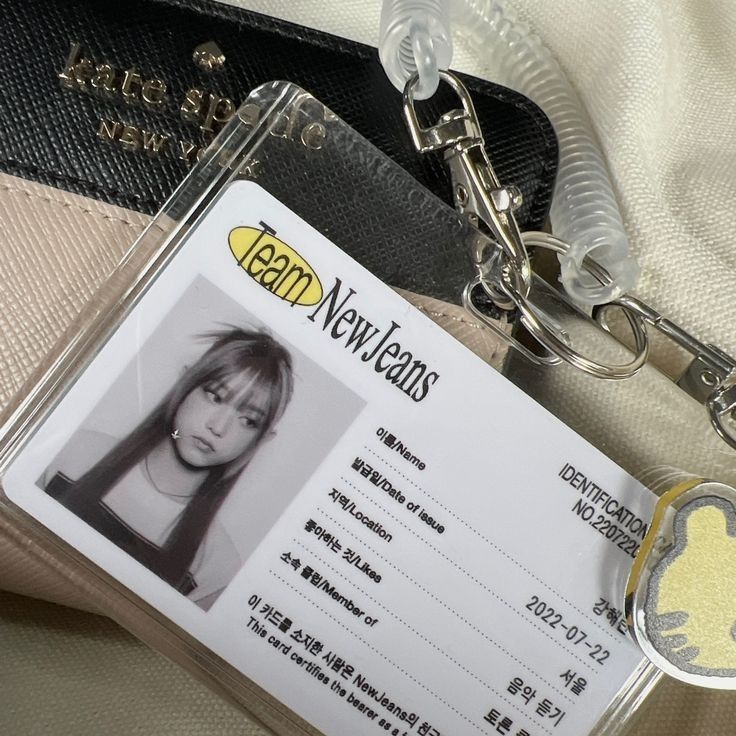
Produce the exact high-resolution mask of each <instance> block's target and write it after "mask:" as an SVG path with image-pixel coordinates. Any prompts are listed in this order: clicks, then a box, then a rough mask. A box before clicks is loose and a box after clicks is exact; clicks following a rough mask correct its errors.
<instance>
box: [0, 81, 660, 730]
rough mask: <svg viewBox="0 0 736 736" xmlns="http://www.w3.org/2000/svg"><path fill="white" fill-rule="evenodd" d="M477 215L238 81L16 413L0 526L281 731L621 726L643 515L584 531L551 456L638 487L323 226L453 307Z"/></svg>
mask: <svg viewBox="0 0 736 736" xmlns="http://www.w3.org/2000/svg"><path fill="white" fill-rule="evenodd" d="M258 213H263V214H262V216H261V217H259V216H257V215H258ZM274 218H275V219H274ZM477 237H478V235H477V233H475V234H473V235H472V237H471V235H470V233H467V232H466V230H465V228H464V226H463V225H462V224H461V222H460V220H459V218H458V217H457V215H456V213H455V212H454V211H453V210H451V209H449V208H447V207H446V206H445V205H443V204H442V203H441V202H440V201H439V200H437V199H436V198H435V197H434V196H433V195H431V194H430V193H429V192H427V191H426V190H424V189H422V188H421V187H420V186H419V185H418V184H416V182H414V180H412V179H411V177H409V176H408V175H406V174H405V172H403V171H402V170H401V169H400V168H398V167H397V166H395V165H394V164H392V163H391V162H390V161H389V160H388V159H386V158H385V157H384V156H382V155H381V154H380V153H379V152H377V151H376V150H375V149H374V148H373V147H372V146H370V145H369V144H368V143H367V142H366V141H364V140H363V139H361V138H360V137H359V136H358V135H357V134H356V133H355V132H354V131H352V130H351V129H350V128H349V127H348V126H346V125H345V124H344V123H342V122H341V121H340V120H339V119H337V118H336V117H335V116H334V115H333V114H332V113H331V112H330V111H329V110H327V109H325V108H324V107H323V106H322V105H321V104H320V103H319V102H318V101H317V100H315V99H314V98H313V97H311V96H310V95H309V94H307V93H305V92H304V91H303V90H301V89H299V88H298V87H295V86H293V85H290V84H288V83H273V84H270V85H265V86H264V87H261V88H259V89H258V90H256V91H255V92H254V93H253V94H252V95H251V96H250V97H249V99H248V102H247V103H246V105H244V106H243V107H242V108H241V110H240V111H239V113H238V116H237V118H236V119H235V120H234V121H233V122H231V123H230V124H229V125H228V127H227V128H226V129H225V130H224V131H223V133H222V134H221V137H220V138H219V146H214V147H213V148H212V149H211V150H210V151H209V152H208V153H207V154H206V155H205V156H204V158H203V159H202V161H201V162H200V164H199V165H198V166H197V167H196V168H195V169H194V170H193V172H192V174H191V175H190V176H189V177H188V178H187V179H186V180H185V181H184V182H183V183H182V185H181V186H180V187H179V189H178V190H177V191H176V193H175V194H174V195H173V197H172V198H171V199H170V200H169V202H168V203H167V205H166V206H165V208H164V210H163V211H162V212H161V213H160V214H159V215H158V216H157V217H156V219H155V220H154V221H153V222H152V223H151V225H150V226H149V227H148V229H147V230H146V231H145V233H144V234H143V236H142V237H141V238H140V239H139V241H137V243H136V244H135V245H134V247H132V248H131V249H130V251H129V252H128V254H127V255H126V257H125V259H124V260H123V262H122V263H121V265H120V266H119V268H118V269H117V270H116V271H115V273H114V274H113V276H112V277H111V279H110V280H109V282H108V283H107V284H106V285H105V287H104V288H103V289H102V290H101V291H100V292H99V293H98V295H97V296H96V297H95V298H94V299H93V301H92V302H91V303H90V305H89V306H88V308H87V309H86V310H85V311H84V313H83V314H82V315H81V317H80V319H79V320H78V322H77V323H76V324H75V326H74V328H73V329H72V330H71V331H70V333H69V334H68V335H67V339H66V341H65V342H64V344H63V345H62V346H61V347H60V348H59V349H58V350H57V351H56V352H55V353H54V354H53V355H52V356H50V357H49V359H48V361H47V362H46V363H45V364H44V365H43V366H41V369H40V373H39V378H38V381H37V382H36V383H35V384H34V385H33V387H32V388H30V389H29V390H28V392H27V393H26V396H25V397H24V398H23V400H22V401H21V402H20V403H19V405H18V406H17V407H16V408H15V409H14V411H13V412H12V413H11V414H10V415H9V416H8V418H7V420H6V422H5V424H4V427H3V445H2V449H1V450H0V453H1V454H0V477H1V478H2V495H0V515H2V516H3V517H4V524H7V523H8V522H9V523H10V525H12V526H13V527H14V529H15V533H16V534H17V536H18V537H19V538H22V539H23V540H24V543H25V544H26V545H27V547H28V548H29V550H30V551H31V552H32V553H33V554H35V555H36V556H37V557H38V558H40V559H43V560H44V562H45V563H46V564H47V565H48V566H49V567H51V568H53V569H54V570H55V571H56V573H57V574H59V575H62V576H65V577H66V578H68V579H69V580H71V581H72V582H73V583H74V584H75V585H77V586H78V587H79V588H81V589H83V590H84V591H85V592H86V594H87V595H88V596H89V598H90V600H91V601H92V602H94V604H95V605H96V606H98V607H99V608H100V609H101V610H104V611H106V612H107V613H108V614H109V615H110V616H112V617H113V618H115V619H116V620H117V621H118V622H120V623H121V624H122V625H123V626H125V627H126V628H128V629H129V630H130V631H132V632H133V633H134V634H135V635H137V636H138V637H140V638H141V639H142V640H144V641H146V642H147V643H148V644H150V645H151V646H153V647H155V648H156V649H158V650H160V651H162V652H163V653H165V654H166V655H167V656H169V657H171V658H172V659H174V660H175V661H177V662H179V663H180V664H182V665H183V666H185V667H187V668H188V669H189V670H191V671H193V672H194V673H196V674H197V675H199V676H200V677H202V678H204V679H205V680H206V681H207V682H208V683H209V684H210V685H211V686H212V687H214V688H216V689H218V690H220V691H221V692H223V693H224V694H226V695H227V696H229V697H231V698H233V699H235V700H236V701H237V702H238V703H240V704H241V705H242V706H243V707H244V708H246V709H247V710H248V711H250V712H251V713H252V714H254V715H255V716H256V717H258V718H260V719H261V720H262V721H263V722H264V723H265V724H267V725H268V726H269V727H270V728H272V729H273V730H275V731H276V732H277V733H280V734H314V733H326V734H329V736H336V735H337V734H344V733H356V734H357V733H360V734H373V733H391V734H394V735H395V736H405V735H406V734H419V735H420V736H426V735H427V734H433V735H434V736H448V734H452V735H453V736H455V734H458V733H469V734H475V733H480V734H483V733H501V734H505V733H508V734H515V735H516V736H539V735H541V734H550V735H551V734H563V736H577V735H578V734H580V735H581V736H582V734H586V733H595V734H608V735H609V736H610V735H611V734H618V733H621V732H622V731H623V730H624V728H625V727H626V726H627V724H628V723H629V719H630V716H631V714H632V713H633V711H634V710H635V707H636V705H637V704H638V703H639V702H640V701H641V699H642V698H643V697H644V695H645V694H646V692H647V690H648V689H649V687H650V686H651V684H652V683H653V681H654V680H655V679H656V676H655V674H654V672H653V670H652V668H651V666H648V665H647V664H646V663H645V661H644V660H643V659H642V656H641V653H640V652H639V651H638V650H637V649H636V647H635V646H634V645H633V643H632V642H631V641H629V640H628V639H627V638H626V635H625V631H624V630H623V629H622V628H621V621H618V620H615V619H614V618H611V617H610V616H606V617H604V616H602V614H601V613H600V612H599V611H598V609H599V608H600V605H601V601H602V602H603V603H606V604H607V605H609V607H610V609H611V610H612V611H613V610H615V609H616V606H617V601H618V597H617V596H618V595H619V592H620V593H621V594H623V583H624V581H625V577H626V573H627V568H628V565H629V560H630V559H631V555H632V554H633V553H634V551H635V550H634V547H635V545H636V544H637V542H636V536H635V535H636V531H635V530H633V529H630V531H631V535H630V540H629V542H630V544H629V548H627V549H624V548H623V547H621V546H618V547H616V548H615V549H614V548H613V545H612V544H611V543H610V540H608V539H606V538H605V537H604V536H602V535H601V534H599V533H597V532H591V533H590V534H588V531H589V530H588V528H587V526H585V525H584V524H583V522H582V521H580V519H579V518H577V517H576V512H574V511H571V508H569V507H572V506H573V503H575V502H576V501H575V494H574V493H573V492H572V490H571V486H570V484H569V483H568V482H567V476H568V475H569V470H570V468H572V467H573V466H574V465H575V464H579V465H580V467H585V468H586V470H587V472H588V473H589V474H590V477H591V479H592V478H595V479H596V480H597V481H598V482H599V483H600V486H601V487H602V488H607V489H608V490H609V491H610V492H611V493H612V494H614V495H615V496H616V497H617V498H619V499H621V500H620V504H621V505H622V506H623V505H624V504H625V505H626V508H627V510H628V513H629V514H630V517H632V518H634V519H636V520H637V522H636V523H638V524H639V527H641V525H642V524H643V521H642V518H643V517H644V516H645V515H646V513H647V510H648V509H649V507H650V506H651V499H650V498H649V497H648V496H647V495H646V492H645V491H644V489H643V488H642V487H641V486H639V485H638V484H637V483H636V482H635V481H633V479H631V478H630V477H629V476H626V474H625V473H623V472H622V471H621V470H620V469H619V468H617V467H616V466H615V465H613V463H611V462H610V461H609V460H607V459H606V458H605V457H604V456H603V455H601V454H600V453H599V452H598V451H597V450H595V448H593V447H591V446H590V445H587V444H586V443H585V442H583V441H582V440H581V439H580V438H579V437H577V436H576V435H575V434H574V433H572V432H570V431H569V430H568V429H567V428H566V427H564V426H563V425H562V424H561V423H559V422H557V421H556V420H555V419H554V418H553V417H550V416H549V415H548V414H547V413H546V412H544V411H543V410H541V409H540V408H539V407H537V406H536V405H535V404H534V403H533V402H530V401H528V400H527V398H526V397H524V396H523V395H522V394H521V393H520V392H518V391H516V389H514V388H513V386H511V385H510V384H508V382H506V381H505V379H503V378H502V377H500V376H498V375H497V374H496V373H494V372H493V371H491V370H490V369H488V367H487V366H485V365H483V364H482V362H481V361H478V360H476V359H475V358H473V357H472V356H471V355H470V354H469V353H467V351H464V350H463V349H462V348H461V347H460V346H458V345H456V344H454V343H453V342H452V340H450V339H449V338H447V336H445V335H442V333H441V332H440V331H439V330H438V328H436V327H434V326H433V325H431V324H430V323H429V322H427V320H425V319H424V317H422V316H421V315H420V314H419V313H418V312H416V311H415V310H412V309H411V308H410V307H409V306H408V305H407V304H406V303H405V302H403V301H402V300H401V299H400V298H399V297H398V296H396V295H394V294H392V293H391V292H390V291H389V290H387V289H385V287H384V286H383V285H381V284H380V283H379V282H378V281H377V280H376V279H375V278H373V277H371V276H370V274H368V273H366V272H364V271H363V270H362V269H359V267H358V266H356V265H355V264H354V263H353V262H352V261H350V260H349V259H348V258H346V257H345V255H344V254H341V253H340V252H339V251H337V250H335V249H331V246H330V243H329V242H328V241H331V243H334V244H336V245H337V246H339V247H340V248H341V249H342V250H343V251H344V252H345V253H347V254H349V255H350V256H352V257H353V258H354V259H355V260H356V261H357V262H358V263H360V264H362V265H363V266H365V267H367V268H368V269H369V270H370V271H372V272H373V274H375V275H377V276H378V277H379V278H380V279H381V280H382V281H384V282H386V283H389V284H390V283H391V282H392V281H393V280H395V279H398V278H399V276H398V274H399V269H401V277H400V279H399V280H400V281H401V283H402V284H405V285H406V284H408V285H411V288H413V289H415V290H416V291H417V292H419V293H424V294H429V295H431V296H433V297H435V298H441V299H445V300H448V301H457V300H459V298H460V295H461V291H462V288H463V286H464V285H465V283H466V282H467V281H468V278H469V276H470V275H471V271H472V269H471V267H470V264H469V262H467V261H466V259H465V257H464V255H463V253H466V252H469V245H468V243H466V242H465V241H466V240H467V239H469V238H470V239H473V238H475V239H476V240H474V241H473V242H474V244H475V245H476V246H477ZM397 256H398V257H397ZM540 293H543V294H545V295H546V293H547V292H546V291H545V290H544V288H543V287H541V292H540ZM550 294H551V292H550ZM549 298H550V299H554V297H552V296H550V297H549ZM558 316H559V319H560V320H561V321H563V320H566V321H565V328H566V329H567V327H568V322H569V323H570V329H571V330H572V329H578V327H579V326H580V325H582V326H583V328H584V329H583V332H586V330H588V329H590V330H593V331H594V332H595V335H596V338H597V337H598V336H599V335H600V330H599V329H598V328H592V327H590V326H589V324H588V323H587V322H586V321H585V320H584V319H583V318H581V317H580V315H579V314H578V313H576V312H573V311H569V310H568V311H564V310H562V311H561V313H560V314H559V315H558ZM555 319H557V317H555ZM512 373H513V376H514V378H515V380H517V381H522V380H523V379H522V374H523V373H524V372H523V371H522V370H521V369H520V370H518V371H517V370H516V368H514V370H513V372H512ZM543 375H544V376H546V375H547V374H546V373H544V374H543ZM469 387H471V389H470V390H469ZM457 397H461V398H462V400H463V402H464V403H463V404H462V405H460V404H458V398H457ZM425 407H429V408H428V409H426V410H425ZM420 408H421V409H420ZM368 429H370V432H368V433H367V430H368ZM603 444H604V445H605V442H604V443H603ZM604 449H605V450H607V451H610V450H611V448H610V447H608V446H606V447H605V448H604ZM612 454H615V453H612ZM529 457H533V458H534V460H535V462H534V463H528V462H525V459H528V458H529ZM479 458H482V463H479V462H478V459H479ZM565 458H566V460H565ZM578 458H579V460H578ZM245 478H247V479H248V482H247V484H245V483H243V484H241V483H240V481H241V479H245ZM591 482H592V480H591ZM546 488H549V492H545V490H544V489H546ZM234 489H239V492H238V493H235V492H234ZM231 492H232V493H231ZM310 494H311V495H310ZM579 516H580V515H579V514H578V517H579ZM637 530H638V531H640V529H639V528H638V527H637ZM581 535H582V536H581ZM581 545H584V546H585V554H584V555H581V554H580V549H581ZM539 549H544V551H545V555H539V553H538V552H539ZM627 550H628V551H627ZM573 566H574V567H575V574H574V575H571V569H572V567H573Z"/></svg>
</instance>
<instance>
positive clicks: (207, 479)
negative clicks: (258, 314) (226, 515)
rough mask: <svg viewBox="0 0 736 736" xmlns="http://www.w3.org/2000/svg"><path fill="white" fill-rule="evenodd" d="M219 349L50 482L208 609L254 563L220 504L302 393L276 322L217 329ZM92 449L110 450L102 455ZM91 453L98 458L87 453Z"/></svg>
mask: <svg viewBox="0 0 736 736" xmlns="http://www.w3.org/2000/svg"><path fill="white" fill-rule="evenodd" d="M205 337H206V338H208V339H210V340H211V341H212V344H211V345H210V347H209V348H208V349H207V351H206V352H205V353H204V354H203V355H202V356H201V357H200V358H199V360H197V361H196V363H194V364H193V365H192V366H191V367H189V368H187V369H186V370H185V371H184V373H183V374H182V376H181V377H180V378H179V380H178V381H177V382H176V383H175V385H174V386H173V387H172V388H171V389H170V390H169V392H168V393H167V394H166V396H165V397H164V398H163V400H162V401H161V402H160V403H159V405H158V406H157V407H156V408H155V409H154V410H153V411H152V412H151V413H150V414H149V415H148V417H146V418H145V419H144V420H143V421H142V422H141V423H140V424H139V425H138V426H137V427H136V428H135V429H134V430H133V431H132V432H131V433H130V434H129V435H128V436H127V437H125V438H124V439H122V440H119V441H116V440H115V439H114V438H113V437H110V436H109V435H104V434H102V433H99V432H88V431H83V432H80V433H78V435H77V436H76V437H75V438H74V441H73V442H72V443H70V445H68V446H67V447H66V448H65V449H64V451H63V452H62V453H61V454H60V455H59V457H57V458H56V460H55V461H54V463H53V464H52V466H51V467H50V468H49V469H48V470H47V472H46V474H45V477H44V481H43V485H44V489H45V490H46V492H47V493H48V494H49V495H51V496H53V497H54V498H55V499H57V500H58V501H59V502H60V503H62V504H63V505H64V506H66V507H67V508H68V509H69V510H70V511H72V512H73V513H74V514H75V515H76V516H78V517H80V518H81V519H83V520H84V521H86V522H87V523H88V524H89V525H90V526H92V527H93V528H94V529H96V530H97V531H98V532H100V533H101V534H103V535H104V536H105V537H107V538H108V539H109V540H110V541H112V542H113V543H114V544H116V545H117V546H118V547H120V548H121V549H123V550H125V551H126V552H127V553H128V554H129V555H131V556H132V557H134V558H135V559H136V560H138V561H139V562H140V563H142V564H143V565H145V566H146V567H147V568H149V569H150V570H151V571H153V572H154V573H155V574H156V575H158V576H159V577H160V578H162V579H163V580H165V581H166V582H167V583H169V585H171V586H173V587H174V588H175V589H176V590H178V591H179V592H181V593H182V594H184V595H186V596H188V597H189V598H190V599H191V600H194V601H195V602H196V603H197V604H198V605H199V606H201V607H202V608H204V609H208V608H209V607H210V606H211V605H212V603H214V601H215V600H216V598H217V596H218V595H219V594H220V593H221V592H222V590H223V589H224V588H225V587H226V585H227V584H228V583H229V581H230V579H231V578H232V576H233V575H234V573H235V572H236V571H237V569H238V568H239V567H240V565H241V564H242V561H241V560H240V558H239V555H238V553H237V550H236V548H235V545H234V544H233V542H232V541H231V540H230V538H229V537H228V535H227V532H226V531H225V529H224V527H223V526H222V525H221V524H219V523H218V522H217V520H216V519H215V516H216V514H217V511H218V510H219V508H220V506H221V505H222V503H223V501H224V500H225V499H226V498H227V495H228V493H229V491H230V489H231V488H232V487H233V485H234V484H235V482H236V481H237V480H238V478H239V477H240V474H241V473H242V472H243V470H244V469H245V468H246V466H247V465H248V463H249V462H250V460H251V458H252V457H253V456H254V454H255V453H256V451H257V449H258V447H259V446H260V444H261V442H263V440H264V439H265V438H266V437H268V436H269V435H270V434H271V433H272V431H273V427H274V425H275V423H276V422H277V421H278V420H279V419H280V417H281V416H282V414H283V413H284V410H285V409H286V406H287V404H288V402H289V400H290V398H291V393H292V386H293V376H292V362H291V356H290V355H289V353H288V352H287V350H286V349H285V348H284V347H283V346H282V345H280V344H279V343H278V342H276V340H274V339H273V338H272V337H271V336H270V335H268V334H267V333H264V332H258V331H247V330H243V329H239V328H233V329H229V330H227V331H221V332H215V333H211V334H209V335H206V336H205ZM80 453H81V455H83V456H84V457H86V458H89V457H90V456H92V457H101V458H102V459H101V460H99V461H98V462H96V463H95V464H94V465H93V466H92V467H84V464H85V463H84V459H83V458H82V457H80ZM87 465H88V463H87Z"/></svg>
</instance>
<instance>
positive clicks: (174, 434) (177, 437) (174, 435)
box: [171, 429, 181, 440]
mask: <svg viewBox="0 0 736 736" xmlns="http://www.w3.org/2000/svg"><path fill="white" fill-rule="evenodd" d="M171 439H172V440H180V439H181V435H180V434H179V430H178V429H175V430H174V431H173V432H172V433H171Z"/></svg>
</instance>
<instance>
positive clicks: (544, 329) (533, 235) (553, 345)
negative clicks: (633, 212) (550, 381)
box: [488, 231, 649, 380]
mask: <svg viewBox="0 0 736 736" xmlns="http://www.w3.org/2000/svg"><path fill="white" fill-rule="evenodd" d="M522 238H523V240H524V245H525V246H527V247H537V248H545V249H546V250H551V251H553V252H555V253H562V254H564V253H566V252H567V251H568V249H569V247H570V246H569V245H568V244H567V243H565V242H564V241H563V240H560V239H559V238H555V237H554V236H553V235H550V234H548V233H543V232H536V231H530V232H525V233H523V234H522ZM583 268H585V269H586V270H587V271H588V273H590V274H591V275H592V276H593V277H594V278H595V279H597V280H598V281H599V282H600V283H601V284H603V285H607V284H609V283H611V280H612V279H611V277H610V276H609V274H608V272H607V271H606V269H605V268H603V266H601V265H599V264H598V263H596V262H595V261H593V260H591V259H589V258H586V259H585V260H584V261H583ZM518 282H519V279H517V278H515V274H514V273H513V272H511V273H508V272H507V273H506V274H504V276H503V278H502V281H501V282H500V283H499V284H494V286H497V287H500V288H501V289H502V290H503V291H504V293H505V294H506V295H507V296H508V297H509V298H510V299H511V301H513V303H514V304H515V305H516V307H517V309H518V310H519V313H520V315H521V322H522V324H523V325H524V327H526V329H527V330H528V331H529V333H530V334H531V335H532V337H534V339H535V340H537V342H539V343H540V344H541V345H542V346H543V347H545V348H546V349H547V350H548V351H549V352H550V353H552V354H553V355H556V356H558V357H559V358H560V359H562V360H564V361H565V362H567V363H569V364H570V365H573V366H575V367H576V368H578V369H579V370H581V371H584V372H585V373H588V374H590V375H592V376H596V377H597V378H606V379H610V380H617V379H624V378H631V377H632V376H634V375H635V374H636V373H638V372H639V371H640V370H641V368H642V367H643V366H644V364H645V363H646V362H647V359H648V357H649V335H648V334H647V327H646V320H645V318H644V317H643V316H642V314H640V313H639V312H637V311H636V310H634V309H632V308H631V307H630V306H629V305H628V304H627V303H625V302H624V301H619V300H617V299H614V300H612V301H611V302H609V303H608V304H606V305H604V306H603V307H601V308H599V317H603V316H604V314H605V310H608V309H610V308H613V307H618V308H619V309H621V310H623V313H624V316H625V317H626V320H627V322H628V324H629V327H630V328H631V332H632V335H633V338H634V346H635V347H634V357H633V359H632V360H630V361H629V362H628V363H620V364H614V363H604V362H601V361H598V360H594V359H593V358H589V357H588V356H586V355H583V354H582V353H581V352H580V351H578V350H575V348H573V347H571V346H570V345H568V343H567V342H566V341H565V340H564V339H563V338H562V337H561V336H560V335H559V334H558V333H557V332H556V331H555V330H553V329H552V328H551V327H549V326H548V325H547V324H546V323H545V320H544V319H543V317H542V316H541V315H540V313H539V311H538V309H537V308H535V307H534V305H533V304H532V303H531V302H530V300H529V299H528V298H527V297H526V296H525V295H524V293H523V292H522V290H521V289H520V288H519V283H518ZM488 286H490V284H489V285H488ZM599 321H600V323H601V326H602V327H603V328H604V329H606V325H605V322H604V321H602V320H599Z"/></svg>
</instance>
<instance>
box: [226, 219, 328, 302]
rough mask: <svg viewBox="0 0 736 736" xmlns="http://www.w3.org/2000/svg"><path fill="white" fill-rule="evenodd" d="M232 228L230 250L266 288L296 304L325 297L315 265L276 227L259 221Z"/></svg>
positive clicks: (250, 274) (248, 272) (318, 300)
mask: <svg viewBox="0 0 736 736" xmlns="http://www.w3.org/2000/svg"><path fill="white" fill-rule="evenodd" d="M259 224H260V225H261V227H260V228H257V227H236V228H235V229H234V230H231V231H230V235H229V236H228V242H229V243H230V251H231V252H232V254H233V256H235V260H236V261H237V262H238V265H239V266H240V267H241V268H242V269H243V270H244V271H245V272H246V273H247V274H248V275H249V276H251V277H252V278H253V279H254V280H255V281H257V282H258V283H259V284H260V285H261V286H263V287H264V288H265V289H268V290H269V291H270V292H271V293H272V294H275V295H276V296H277V297H279V298H280V299H284V300H285V301H287V302H290V303H291V304H292V305H293V304H300V305H302V306H307V307H308V306H311V305H313V304H318V303H319V302H320V301H321V300H322V284H321V282H320V280H319V278H318V277H317V274H316V273H315V272H314V271H313V270H312V267H311V266H310V265H309V264H308V263H307V262H306V261H305V260H304V259H303V258H302V257H301V256H300V255H299V254H298V253H297V252H296V251H295V250H294V249H293V248H292V247H291V246H290V245H287V244H286V243H284V241H283V240H279V239H278V238H277V237H276V231H275V230H274V229H273V228H271V227H269V226H268V225H266V223H265V222H261V223H259Z"/></svg>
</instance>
